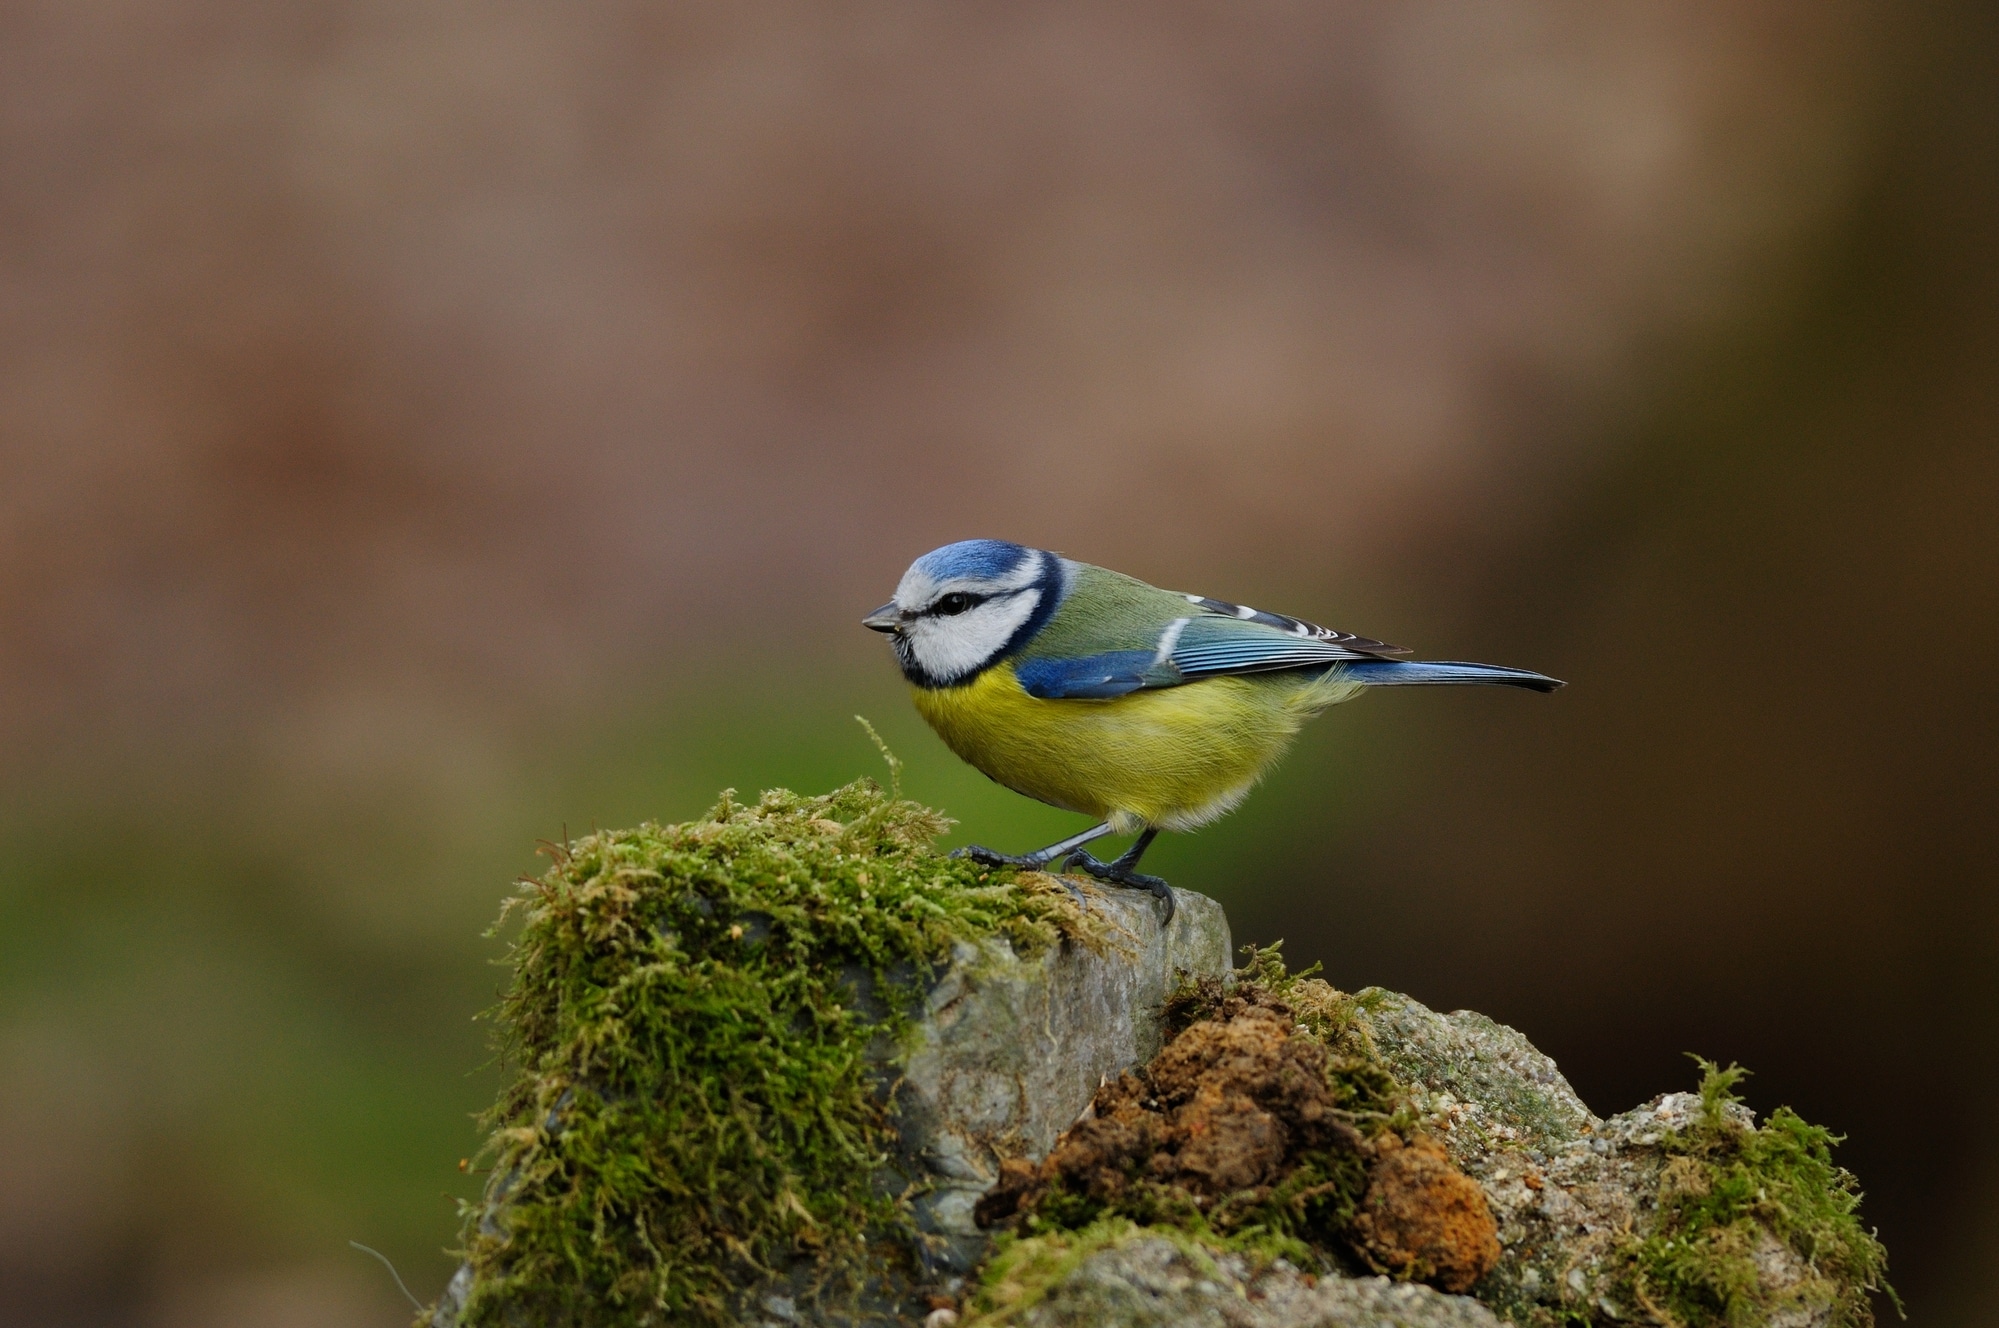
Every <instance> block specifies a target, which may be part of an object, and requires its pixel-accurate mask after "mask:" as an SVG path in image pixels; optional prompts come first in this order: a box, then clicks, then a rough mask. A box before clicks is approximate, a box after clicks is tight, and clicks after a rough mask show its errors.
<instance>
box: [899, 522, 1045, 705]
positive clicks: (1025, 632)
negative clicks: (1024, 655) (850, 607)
mask: <svg viewBox="0 0 1999 1328" xmlns="http://www.w3.org/2000/svg"><path fill="white" fill-rule="evenodd" d="M1061 597H1062V560H1061V559H1060V558H1058V557H1056V556H1055V555H1054V554H1052V553H1049V552H1048V551H1046V550H1045V549H1029V548H1025V547H1023V546H1022V545H1019V544H1010V543H1008V542H1007V541H1005V540H984V539H982V540H960V541H959V542H958V543H956V544H946V545H945V546H944V547H943V548H941V549H933V550H931V551H930V552H929V553H926V554H924V555H923V556H922V557H921V558H918V559H917V560H916V561H915V562H913V563H911V564H910V565H909V570H908V571H907V572H904V573H903V574H902V582H901V584H899V585H897V586H896V588H895V598H894V599H892V600H890V601H889V602H888V603H886V604H884V605H882V606H881V607H880V608H879V609H876V610H875V611H874V612H873V613H870V614H869V615H868V616H867V617H865V618H863V619H861V622H862V623H863V624H864V625H865V626H868V627H872V628H873V629H874V630H875V631H877V632H886V633H888V635H889V639H890V641H891V642H892V643H893V644H894V646H895V654H896V659H897V660H898V661H900V663H901V664H902V671H903V674H904V675H905V676H906V677H908V679H909V680H910V681H911V682H913V683H916V684H917V685H918V686H921V687H949V686H951V685H953V684H955V683H961V682H965V681H967V680H968V679H970V678H972V677H974V676H976V675H977V674H978V673H980V672H981V671H983V670H984V669H985V668H987V667H988V666H989V665H991V664H993V663H995V662H996V661H998V660H1000V659H1002V658H1004V657H1005V656H1006V655H1007V654H1009V653H1010V652H1012V651H1014V650H1016V649H1018V648H1019V647H1020V646H1021V645H1022V644H1023V643H1024V642H1026V640H1027V639H1028V638H1029V637H1031V636H1033V635H1034V633H1035V632H1037V631H1039V630H1040V629H1041V625H1042V624H1043V623H1045V622H1047V621H1048V617H1049V615H1050V614H1052V613H1053V612H1054V611H1055V605H1056V603H1057V602H1058V601H1059V600H1060V599H1061Z"/></svg>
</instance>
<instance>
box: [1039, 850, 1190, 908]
mask: <svg viewBox="0 0 1999 1328" xmlns="http://www.w3.org/2000/svg"><path fill="white" fill-rule="evenodd" d="M1062 867H1063V870H1065V871H1080V872H1083V873H1084V874H1085V875H1089V876H1094V877H1096V878H1097V879H1098V880H1100V881H1103V882H1105V883H1106V884H1108V885H1122V886H1125V887H1127V888H1129V889H1133V890H1149V891H1151V892H1152V894H1153V895H1154V896H1155V897H1156V898H1159V899H1163V900H1165V901H1166V925H1168V926H1170V925H1172V922H1173V887H1172V886H1170V885H1168V884H1167V883H1166V880H1165V878H1164V877H1160V876H1147V875H1146V874H1145V873H1144V872H1137V871H1133V870H1132V869H1131V868H1129V867H1126V866H1124V865H1123V864H1121V863H1117V862H1104V861H1102V860H1101V859H1099V858H1098V857H1097V856H1096V855H1095V854H1093V853H1091V852H1089V851H1088V850H1087V849H1080V848H1079V849H1077V850H1076V851H1075V852H1073V853H1071V854H1070V855H1069V856H1068V858H1067V859H1065V860H1064V861H1063V863H1062Z"/></svg>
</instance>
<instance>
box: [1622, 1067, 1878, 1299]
mask: <svg viewBox="0 0 1999 1328" xmlns="http://www.w3.org/2000/svg"><path fill="white" fill-rule="evenodd" d="M1695 1059H1696V1060H1697V1061H1698V1062H1699V1064H1700V1067H1701V1085H1700V1113H1699V1116H1698V1118H1697V1121H1696V1123H1695V1124H1694V1126H1693V1127H1692V1128H1690V1129H1688V1130H1686V1131H1684V1132H1683V1133H1678V1134H1673V1135H1669V1136H1668V1137H1667V1138H1666V1139H1665V1140H1663V1141H1662V1143H1661V1147H1662V1148H1663V1149H1664V1151H1665V1152H1666V1153H1668V1154H1669V1160H1668V1162H1667V1164H1666V1166H1665V1167H1664V1169H1663V1170H1662V1172H1661V1176H1660V1183H1659V1193H1658V1202H1659V1215H1658V1221H1657V1223H1656V1225H1655V1226H1654V1228H1653V1231H1652V1234H1651V1235H1649V1236H1647V1237H1646V1238H1645V1239H1643V1240H1633V1241H1632V1242H1631V1243H1630V1244H1629V1245H1627V1246H1626V1248H1625V1249H1624V1250H1622V1251H1621V1252H1620V1254H1621V1260H1620V1262H1621V1264H1622V1268H1621V1270H1620V1276H1621V1280H1622V1281H1623V1283H1624V1285H1625V1290H1626V1294H1627V1296H1628V1297H1629V1298H1630V1300H1631V1301H1632V1302H1633V1303H1635V1304H1637V1305H1639V1306H1642V1307H1643V1308H1644V1309H1645V1310H1646V1311H1647V1312H1648V1313H1649V1314H1650V1315H1651V1317H1653V1318H1654V1319H1656V1320H1657V1321H1659V1322H1662V1323H1666V1324H1674V1325H1688V1326H1689V1328H1692V1326H1694V1325H1700V1326H1702V1328H1706V1326H1707V1325H1713V1326H1714V1328H1749V1325H1760V1324H1766V1323H1771V1322H1777V1321H1779V1319H1780V1318H1781V1317H1784V1316H1785V1314H1786V1312H1787V1311H1789V1312H1791V1313H1793V1314H1799V1313H1802V1314H1803V1315H1805V1316H1809V1317H1811V1318H1813V1319H1814V1320H1815V1321H1823V1322H1825V1323H1827V1324H1829V1325H1831V1328H1860V1326H1861V1325H1868V1324H1872V1323H1873V1321H1874V1314H1873V1307H1872V1305H1871V1303H1870V1301H1869V1296H1868V1293H1869V1292H1877V1291H1878V1292H1884V1293H1886V1294H1887V1295H1888V1296H1889V1297H1890V1298H1891V1299H1894V1300H1895V1305H1896V1308H1897V1309H1898V1310H1899V1309H1900V1307H1901V1302H1900V1300H1899V1299H1898V1298H1895V1293H1894V1290H1893V1288H1891V1287H1890V1286H1889V1285H1888V1280H1887V1267H1888V1255H1887V1251H1886V1250H1885V1249H1883V1248H1882V1246H1881V1242H1880V1241H1879V1240H1877V1239H1876V1238H1875V1237H1874V1234H1873V1233H1872V1232H1871V1231H1869V1230H1868V1229H1867V1228H1865V1227H1863V1226H1862V1225H1861V1224H1860V1216H1859V1208H1860V1191H1859V1187H1858V1185H1857V1183H1856V1182H1855V1180H1854V1177H1853V1175H1852V1173H1851V1172H1848V1171H1846V1170H1845V1169H1843V1168H1841V1167H1840V1166H1838V1165H1837V1164H1835V1163H1834V1162H1833V1160H1832V1147H1833V1145H1834V1144H1836V1143H1838V1142H1839V1141H1840V1140H1839V1136H1837V1135H1835V1134H1833V1133H1831V1132H1830V1131H1829V1130H1827V1129H1825V1128H1824V1127H1823V1126H1818V1125H1812V1124H1809V1123H1808V1122H1806V1121H1805V1120H1803V1119H1802V1118H1801V1117H1799V1116H1798V1115H1797V1113H1795V1112H1793V1111H1792V1110H1791V1109H1790V1108H1789V1107H1779V1108H1778V1109H1777V1110H1776V1111H1775V1112H1773V1113H1772V1114H1771V1115H1770V1118H1769V1119H1768V1120H1767V1121H1765V1122H1764V1123H1763V1125H1762V1126H1761V1127H1760V1128H1758V1127H1757V1126H1755V1125H1753V1124H1750V1123H1747V1122H1748V1116H1747V1113H1746V1112H1743V1111H1740V1110H1739V1109H1738V1110H1736V1111H1731V1110H1730V1108H1731V1107H1732V1106H1733V1105H1734V1104H1735V1103H1736V1102H1738V1101H1739V1100H1740V1099H1738V1098H1737V1097H1736V1095H1735V1092H1734V1089H1735V1085H1736V1084H1738V1083H1740V1082H1741V1081H1742V1079H1743V1078H1744V1077H1745V1076H1746V1075H1747V1074H1748V1073H1749V1072H1748V1071H1747V1070H1744V1069H1742V1068H1741V1067H1740V1066H1736V1065H1731V1066H1729V1067H1728V1068H1727V1069H1722V1068H1721V1067H1719V1066H1717V1065H1715V1064H1714V1063H1713V1062H1711V1061H1706V1060H1700V1058H1698V1057H1696V1058H1695ZM1820 1314H1824V1315H1825V1318H1824V1319H1823V1320H1818V1319H1817V1316H1818V1315H1820ZM1801 1321H1802V1320H1801Z"/></svg>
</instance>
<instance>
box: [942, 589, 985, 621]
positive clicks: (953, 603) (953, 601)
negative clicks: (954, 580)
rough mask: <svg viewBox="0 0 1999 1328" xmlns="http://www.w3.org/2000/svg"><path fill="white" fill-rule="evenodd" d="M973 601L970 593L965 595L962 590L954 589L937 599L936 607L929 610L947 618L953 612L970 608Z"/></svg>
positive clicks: (961, 611)
mask: <svg viewBox="0 0 1999 1328" xmlns="http://www.w3.org/2000/svg"><path fill="white" fill-rule="evenodd" d="M975 602H976V601H975V600H973V598H972V597H971V596H970V595H967V594H966V593H965V592H964V591H962V590H954V591H952V592H951V593H950V594H948V595H946V596H945V597H944V598H942V599H940V600H938V601H937V607H936V608H934V609H932V610H931V612H932V613H937V614H942V615H943V616H944V617H947V618H948V617H950V616H951V615H952V614H954V613H963V612H964V611H965V610H966V609H969V608H971V607H972V605H973V604H974V603H975Z"/></svg>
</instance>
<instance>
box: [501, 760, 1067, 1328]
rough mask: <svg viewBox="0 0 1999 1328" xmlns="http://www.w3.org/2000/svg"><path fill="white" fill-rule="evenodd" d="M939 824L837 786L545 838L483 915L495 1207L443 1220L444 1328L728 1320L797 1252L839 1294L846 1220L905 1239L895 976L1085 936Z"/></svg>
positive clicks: (1035, 891) (848, 1279)
mask: <svg viewBox="0 0 1999 1328" xmlns="http://www.w3.org/2000/svg"><path fill="white" fill-rule="evenodd" d="M946 825H947V822H946V820H945V819H944V818H943V817H942V816H940V815H939V814H938V813H936V812H933V811H930V810H928V809H927V808H924V807H920V806H918V805H916V804H915V803H911V802H907V801H903V800H901V799H899V798H896V797H892V796H890V795H888V794H885V793H883V792H882V790H881V789H880V788H878V787H877V786H876V785H875V784H874V783H873V782H872V781H867V780H862V781H859V782H857V783H854V784H850V785H848V786H847V787H845V788H842V789H840V790H838V791H837V792H834V793H832V794H829V795H827V796H825V797H818V798H803V797H799V796H797V795H795V794H791V793H788V792H784V791H777V792H771V793H766V794H765V795H764V796H763V798H762V799H761V800H760V801H759V802H757V803H756V804H755V805H753V806H745V805H742V804H739V803H737V802H736V801H735V800H734V798H733V795H732V794H730V793H725V794H723V796H722V800H721V801H720V802H719V803H718V804H717V805H716V806H715V808H714V809H713V810H712V811H711V812H709V814H708V815H707V816H706V817H705V818H703V819H702V820H699V821H693V822H689V823H687V824H684V825H671V826H661V825H651V824H648V825H642V826H640V827H638V828H637V829H634V830H622V831H610V832H604V833H599V834H593V835H590V836H588V837H586V838H583V839H580V840H577V841H575V842H573V843H569V844H566V845H562V846H559V847H554V848H551V850H550V852H549V856H550V857H551V859H552V862H553V865H552V866H551V867H550V869H549V870H548V872H547V873H546V874H545V875H543V876H542V877H540V878H539V879H537V880H532V881H526V882H524V883H523V887H522V891H521V893H520V894H519V895H518V896H517V897H516V898H514V899H512V900H510V901H509V902H508V904H507V906H506V909H505V911H504V912H503V914H502V924H501V925H509V926H512V925H517V926H518V927H519V934H518V937H517V938H516V939H515V941H514V943H513V946H512V952H511V962H512V965H513V970H514V972H513V980H512V983H511V985H510V986H509V988H508V989H507V991H506V993H505V995H504V997H503V998H502V1000H501V1002H500V1005H499V1007H498V1009H497V1012H496V1013H497V1021H498V1024H499V1029H500V1042H501V1048H502V1056H503V1060H504V1062H506V1063H507V1064H508V1065H510V1066H511V1067H512V1068H513V1069H514V1071H515V1074H514V1078H513V1080H512V1082H511V1085H510V1086H509V1087H508V1088H507V1089H506V1091H505V1092H504V1094H503V1095H502V1096H501V1098H500V1100H499V1102H498V1104H497V1105H496V1106H495V1107H494V1108H493V1110H492V1112H491V1113H490V1115H489V1118H488V1122H487V1123H488V1125H489V1127H490V1128H491V1131H492V1133H491V1136H490V1140H489V1142H488V1144H487V1147H486V1150H485V1152H484V1154H482V1161H483V1162H485V1163H487V1164H489V1165H490V1166H491V1168H492V1170H493V1174H494V1182H493V1185H492V1187H491V1189H490V1191H489V1200H493V1201H498V1200H501V1199H503V1200H504V1215H503V1216H501V1217H500V1218H499V1219H498V1220H497V1222H496V1221H494V1220H493V1219H492V1218H491V1217H490V1216H488V1215H487V1210H486V1209H485V1208H484V1207H483V1206H481V1207H474V1208H470V1209H468V1211H467V1226H466V1234H465V1238H464V1239H465V1251H464V1253H465V1257H466V1258H467V1260H468V1261H469V1263H470V1265H471V1267H472V1269H473V1272H474V1274H475V1278H474V1283H473V1288H474V1289H473V1291H472V1293H471V1296H470V1299H469V1300H468V1302H467V1304H466V1306H465V1309H464V1312H463V1316H462V1322H463V1323H465V1324H467V1325H477V1324H499V1323H509V1324H511V1323H517V1322H531V1323H535V1324H574V1325H639V1324H662V1323H676V1324H677V1323H694V1322H718V1321H726V1320H727V1318H728V1317H729V1314H730V1310H731V1297H732V1294H733V1293H734V1292H735V1291H736V1290H737V1289H738V1288H740V1287H742V1286H744V1285H747V1284H750V1283H752V1282H754V1281H755V1280H756V1279H757V1278H758V1277H760V1276H762V1275H764V1274H766V1273H770V1272H773V1271H778V1270H789V1271H790V1272H792V1273H795V1272H796V1270H797V1268H798V1267H800V1266H801V1265H802V1266H803V1267H805V1268H807V1269H809V1270H810V1277H809V1278H808V1279H807V1280H808V1281H810V1282H811V1284H812V1288H813V1291H812V1293H813V1294H821V1295H827V1296H839V1295H844V1294H847V1293H848V1292H849V1291H851V1290H852V1289H854V1287H855V1286H856V1285H857V1282H856V1281H855V1270H856V1269H857V1268H858V1267H859V1265H860V1256H861V1254H862V1251H863V1249H864V1248H865V1245H866V1242H867V1241H868V1240H869V1239H870V1234H872V1238H873V1239H874V1240H875V1241H876V1242H877V1243H878V1244H879V1243H880V1242H882V1241H884V1240H889V1241H891V1242H892V1241H893V1240H894V1238H896V1237H897V1236H898V1235H900V1234H903V1233H906V1231H907V1229H908V1228H907V1216H906V1208H905V1207H904V1205H903V1204H902V1203H901V1202H899V1198H900V1196H897V1195H896V1194H894V1193H893V1192H892V1190H893V1187H892V1185H891V1184H890V1183H889V1182H888V1180H887V1179H886V1178H890V1177H892V1176H893V1175H894V1173H893V1172H892V1171H891V1170H888V1169H886V1168H887V1163H888V1161H889V1148H890V1144H891V1142H892V1127H893V1117H894V1111H895V1104H894V1102H893V1100H892V1096H884V1094H883V1093H882V1092H881V1091H880V1090H879V1088H878V1085H879V1084H880V1083H881V1082H882V1079H881V1076H880V1075H879V1074H878V1073H876V1070H877V1068H878V1066H879V1064H880V1062H881V1061H882V1060H883V1059H893V1058H894V1056H895V1054H896V1048H897V1047H898V1045H899V1036H900V1034H901V1033H902V1032H903V1031H904V1030H906V1029H907V1028H908V1026H909V1018H910V1012H911V1009H912V1004H913V1001H914V1000H915V999H916V997H917V995H918V993H919V991H920V988H921V981H920V980H921V979H922V978H923V977H924V976H926V975H927V974H928V973H929V972H930V971H932V970H934V969H935V968H936V967H937V966H938V965H939V964H940V963H941V961H942V960H943V959H944V958H945V957H946V956H948V954H949V952H950V950H951V947H952V946H953V944H954V943H957V942H959V941H966V940H977V939H980V938H984V937H991V936H1003V937H1005V938H1007V939H1008V940H1009V941H1011V942H1012V943H1013V944H1014V945H1015V946H1016V947H1017V948H1020V949H1022V950H1025V951H1030V952H1031V951H1034V950H1036V949H1039V948H1040V947H1044V946H1047V945H1049V944H1052V943H1054V942H1056V941H1057V940H1059V939H1060V938H1062V937H1064V936H1082V935H1084V934H1085V931H1086V928H1087V926H1088V923H1087V918H1086V915H1085V914H1083V913H1082V912H1081V910H1079V909H1078V908H1077V907H1076V905H1075V904H1074V903H1073V901H1072V900H1071V899H1070V897H1069V895H1068V894H1067V893H1066V892H1064V891H1063V890H1062V889H1061V888H1060V887H1059V886H1058V885H1056V884H1055V883H1054V882H1053V881H1052V880H1051V879H1049V878H1046V877H1040V876H1036V875H1032V874H1022V875H1019V876H1015V875H1014V874H1013V873H1010V872H1009V873H987V872H985V871H983V870H981V869H980V868H978V867H976V866H974V865H972V864H970V863H966V862H961V861H956V860H952V859H947V858H944V857H942V856H940V855H938V854H937V853H936V852H935V851H934V849H933V848H932V847H931V846H932V843H933V841H934V840H935V839H936V837H937V836H938V835H939V834H940V833H941V832H942V831H943V830H944V829H945V827H946Z"/></svg>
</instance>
